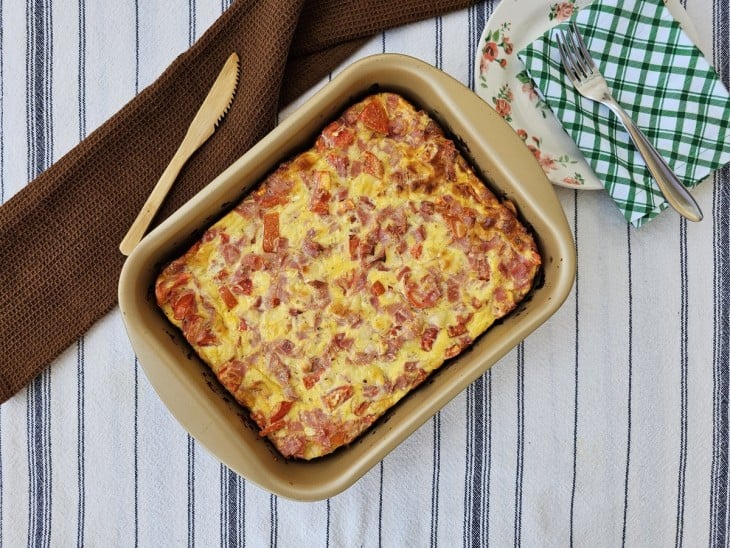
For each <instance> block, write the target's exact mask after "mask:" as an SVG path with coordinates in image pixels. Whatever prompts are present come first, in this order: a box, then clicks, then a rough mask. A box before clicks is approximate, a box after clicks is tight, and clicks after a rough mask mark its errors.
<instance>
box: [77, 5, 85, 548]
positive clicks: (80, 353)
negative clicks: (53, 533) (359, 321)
mask: <svg viewBox="0 0 730 548" xmlns="http://www.w3.org/2000/svg"><path fill="white" fill-rule="evenodd" d="M78 10H79V20H78V44H79V51H78V82H77V87H78V119H79V141H81V140H82V139H84V138H85V137H86V0H79V1H78ZM84 347H85V340H84V336H83V335H82V336H81V338H80V339H79V340H78V342H77V343H76V392H77V396H76V431H77V442H76V445H77V447H76V474H77V489H78V495H77V496H78V507H77V511H76V546H78V547H79V548H80V547H82V546H84V545H85V544H86V543H85V536H86V534H85V533H86V384H85V368H86V363H85V362H86V354H85V351H84Z"/></svg>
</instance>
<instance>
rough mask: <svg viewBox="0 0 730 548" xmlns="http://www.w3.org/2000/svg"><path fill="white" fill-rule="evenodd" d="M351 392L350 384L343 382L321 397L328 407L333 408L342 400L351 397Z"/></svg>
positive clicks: (341, 402) (342, 401)
mask: <svg viewBox="0 0 730 548" xmlns="http://www.w3.org/2000/svg"><path fill="white" fill-rule="evenodd" d="M352 394H353V389H352V386H350V385H349V384H344V385H342V386H338V387H337V388H333V389H332V390H330V391H329V392H328V393H327V394H325V395H324V396H322V399H323V400H324V402H325V403H326V404H327V407H329V408H330V409H335V408H336V407H339V406H340V405H342V404H343V403H344V402H346V401H347V400H349V399H350V398H351V397H352Z"/></svg>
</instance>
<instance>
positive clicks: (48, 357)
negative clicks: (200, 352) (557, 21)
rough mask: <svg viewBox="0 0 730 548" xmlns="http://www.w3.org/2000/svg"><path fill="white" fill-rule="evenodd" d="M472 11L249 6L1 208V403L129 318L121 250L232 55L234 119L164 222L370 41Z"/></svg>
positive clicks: (198, 159)
mask: <svg viewBox="0 0 730 548" xmlns="http://www.w3.org/2000/svg"><path fill="white" fill-rule="evenodd" d="M472 3H474V2H473V0H472V1H470V0H432V1H426V2H424V1H423V0H405V1H401V2H392V1H390V0H352V1H339V0H324V1H323V0H287V1H283V0H237V1H235V2H234V3H233V4H232V5H231V7H230V8H228V10H226V12H225V13H224V14H223V15H222V16H221V17H220V18H219V19H218V20H217V21H216V22H215V23H214V24H213V25H212V27H211V28H210V29H208V30H207V31H206V33H205V34H204V35H203V36H202V37H201V38H200V40H198V41H197V42H196V43H195V44H194V45H193V46H192V47H191V48H190V49H189V50H188V51H186V52H185V53H183V54H182V55H180V56H179V57H178V58H177V59H176V60H175V61H174V62H173V63H172V65H171V66H170V67H169V68H168V69H167V70H166V71H165V72H164V73H163V74H162V75H161V76H160V77H159V78H158V79H157V80H156V81H155V82H154V83H153V84H152V85H150V86H149V87H148V88H146V89H144V90H143V91H142V92H141V93H140V94H139V95H137V97H135V98H134V99H133V100H132V101H131V102H129V103H128V104H127V105H126V106H125V107H124V108H122V109H121V110H120V111H119V112H118V113H117V114H115V115H114V116H113V117H112V118H110V119H109V120H108V121H107V122H105V123H104V124H103V125H102V126H101V127H99V128H98V129H97V130H96V131H94V132H93V133H92V134H90V135H89V136H88V138H86V139H85V140H84V141H82V142H81V143H80V144H79V145H78V146H76V147H75V148H74V149H73V150H71V151H70V152H69V153H68V154H66V155H65V156H64V157H63V158H61V159H60V160H59V161H58V162H56V163H55V164H54V165H52V166H51V167H50V168H49V169H48V170H46V171H45V172H44V173H42V174H41V175H40V176H38V178H37V179H35V180H34V181H32V182H30V183H29V184H28V185H27V186H26V187H25V188H24V189H22V190H21V191H20V192H18V193H17V194H16V195H15V196H13V197H12V198H11V199H10V200H9V201H8V202H7V203H5V204H4V205H2V207H0V348H2V355H0V402H4V401H6V400H7V399H8V398H10V397H11V396H12V395H14V394H15V393H16V392H17V391H18V390H20V389H21V388H22V387H24V386H25V385H26V384H27V383H28V382H30V381H31V380H32V379H33V378H34V377H35V376H36V375H37V374H38V373H39V372H40V371H41V370H42V369H43V368H44V367H46V366H47V365H48V364H50V362H51V361H52V360H53V359H54V358H55V357H56V356H57V355H59V354H60V353H61V352H63V351H64V350H65V349H66V348H67V347H68V346H70V345H71V344H72V343H73V341H74V340H76V339H77V338H78V337H79V336H81V335H82V334H83V333H84V332H85V331H86V330H87V329H88V328H89V327H91V325H92V324H93V323H94V322H96V321H97V320H98V319H99V318H101V317H102V316H103V315H105V314H106V313H107V312H109V311H110V310H111V309H112V308H113V307H114V306H115V304H116V290H117V280H118V277H119V272H120V270H121V267H122V263H123V261H124V257H123V256H122V255H121V254H120V252H119V251H118V245H119V242H120V241H121V239H122V237H123V236H124V234H125V232H126V231H127V229H128V228H129V226H130V224H131V223H132V221H133V219H134V217H135V216H136V214H137V212H138V211H139V209H140V208H141V206H142V204H143V202H144V201H145V199H146V197H147V195H148V194H149V192H150V190H151V189H152V187H153V186H154V184H155V183H156V181H157V179H158V178H159V176H160V174H161V173H162V171H163V169H164V168H165V166H166V164H167V162H168V161H169V159H170V158H171V157H172V155H173V153H174V152H175V150H176V148H177V146H178V145H179V143H180V141H181V140H182V138H183V135H184V134H185V131H186V129H187V126H188V124H189V123H190V121H191V120H192V118H193V116H194V114H195V112H196V111H197V109H198V107H199V106H200V103H201V102H202V100H203V98H204V97H205V95H206V93H207V92H208V90H209V88H210V85H211V84H212V82H213V80H214V79H215V77H216V75H217V73H218V71H219V70H220V68H221V67H222V66H223V63H224V61H225V59H226V58H227V57H228V56H229V55H230V53H231V52H233V51H235V52H237V53H238V55H239V56H240V58H241V80H240V84H239V89H238V92H237V96H236V98H235V100H234V102H233V105H232V108H231V110H230V112H229V113H228V115H227V117H226V119H225V121H224V122H223V123H222V124H221V126H220V127H219V128H218V130H217V131H216V133H215V134H214V135H213V137H212V138H211V139H210V141H208V143H207V144H206V145H204V147H203V148H202V149H201V150H199V151H198V153H196V155H195V156H194V157H193V158H192V159H191V160H190V162H189V163H188V164H187V166H186V167H185V168H184V169H183V171H182V173H181V174H180V176H179V178H178V180H177V182H176V184H175V186H174V187H173V190H172V192H171V193H170V195H169V196H168V198H167V200H166V202H165V204H164V206H163V208H162V209H161V211H160V214H159V215H158V217H157V222H159V221H160V220H161V219H164V218H165V217H167V216H169V215H170V213H172V212H173V211H174V210H176V209H177V208H178V207H179V206H180V205H182V204H183V203H184V202H185V201H186V200H188V199H189V198H191V197H192V196H193V195H194V194H195V193H196V192H197V191H198V190H200V189H201V188H202V187H203V186H205V184H206V183H208V182H209V181H211V180H212V179H213V178H214V177H215V176H216V175H218V174H219V173H220V172H221V171H223V169H224V168H225V167H226V166H228V165H229V164H231V163H232V162H233V161H234V160H235V159H236V158H238V157H239V156H241V154H243V153H244V152H245V151H246V150H248V149H249V148H250V147H251V146H252V145H253V144H254V143H256V141H258V140H259V139H260V138H261V137H262V136H264V135H265V134H266V133H267V132H268V131H270V130H271V129H272V128H273V127H274V125H275V120H276V114H277V111H278V109H279V108H280V106H282V105H284V104H286V103H288V102H289V101H291V100H292V99H294V98H296V97H297V96H298V95H300V94H301V93H302V92H303V91H305V90H306V89H308V88H309V87H311V86H312V85H313V84H315V83H316V82H318V81H320V79H321V78H323V77H324V76H326V74H327V73H328V72H329V71H330V70H331V69H333V68H335V67H336V66H337V65H338V64H339V63H341V62H342V61H343V60H345V59H346V58H347V56H348V55H350V54H351V53H353V52H354V51H355V50H356V49H357V48H358V47H359V46H360V45H362V44H363V42H364V40H366V39H367V38H368V37H369V36H372V35H374V34H377V33H378V32H380V31H382V30H384V29H386V28H392V27H394V26H398V25H402V24H405V23H408V22H411V21H416V20H420V19H426V18H430V17H433V16H435V15H438V14H441V13H446V12H448V11H451V10H455V9H458V8H463V7H466V6H468V5H470V4H472ZM171 105H174V108H171Z"/></svg>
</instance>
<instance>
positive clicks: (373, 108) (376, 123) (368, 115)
mask: <svg viewBox="0 0 730 548" xmlns="http://www.w3.org/2000/svg"><path fill="white" fill-rule="evenodd" d="M360 120H362V123H363V124H365V126H366V127H368V128H370V129H372V130H373V131H377V132H379V133H386V134H387V133H388V113H387V112H385V108H384V107H383V105H382V104H381V103H380V102H379V101H377V100H372V101H370V102H369V103H368V104H367V105H366V106H365V108H364V109H363V110H362V112H361V113H360Z"/></svg>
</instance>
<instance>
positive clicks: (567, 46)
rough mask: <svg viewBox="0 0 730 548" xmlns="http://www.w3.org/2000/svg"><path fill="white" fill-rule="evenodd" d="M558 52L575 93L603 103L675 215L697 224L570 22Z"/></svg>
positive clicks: (684, 193) (691, 206)
mask: <svg viewBox="0 0 730 548" xmlns="http://www.w3.org/2000/svg"><path fill="white" fill-rule="evenodd" d="M555 39H556V41H557V44H558V49H559V50H560V60H561V61H562V63H563V68H564V69H565V72H566V73H567V74H568V78H570V81H571V82H572V83H573V86H574V87H575V89H576V91H578V93H580V94H581V95H582V96H583V97H586V98H588V99H592V100H593V101H598V102H600V103H603V104H604V105H606V106H607V107H608V108H610V109H611V110H612V111H613V112H614V113H615V114H616V116H618V118H619V120H620V121H621V123H622V124H623V125H624V127H625V128H626V131H627V132H628V133H629V136H630V137H631V141H632V142H633V143H634V146H635V147H636V148H637V149H638V150H639V153H641V156H642V158H644V162H646V166H647V167H648V168H649V171H650V172H651V174H652V176H653V177H654V180H655V181H656V182H657V185H658V186H659V189H660V190H661V191H662V194H664V198H665V199H666V200H667V202H668V203H669V205H671V206H672V207H673V208H674V209H675V210H677V212H678V213H679V214H680V215H682V216H683V217H685V218H687V219H689V220H690V221H695V222H697V221H701V220H702V211H700V208H699V206H698V205H697V202H696V201H695V200H694V198H693V197H692V195H691V194H690V193H689V191H688V190H687V188H686V187H685V186H684V185H683V184H682V183H681V182H680V181H679V179H678V178H677V176H676V175H675V174H674V172H672V170H671V168H670V167H669V166H668V165H667V163H666V162H665V161H664V159H663V158H662V157H661V156H660V154H659V152H657V150H656V148H654V146H653V145H652V144H651V143H650V142H649V140H648V139H647V138H646V136H645V135H644V134H643V133H642V132H641V130H640V129H639V128H638V126H637V125H636V124H635V123H634V121H633V120H632V119H631V118H630V117H629V115H628V114H627V112H626V111H625V110H624V109H623V107H622V106H621V105H620V104H619V103H618V102H617V101H616V99H614V98H613V95H611V91H610V90H609V89H608V84H607V83H606V79H605V78H604V77H603V75H602V74H601V72H600V71H599V70H598V68H596V64H595V63H594V62H593V58H592V57H591V54H590V53H589V52H588V48H587V47H586V45H585V42H584V41H583V38H582V37H581V35H580V33H579V32H578V27H577V25H576V24H575V21H571V22H570V25H569V27H568V31H567V33H564V32H563V31H562V30H560V31H558V33H557V34H556V36H555Z"/></svg>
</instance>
